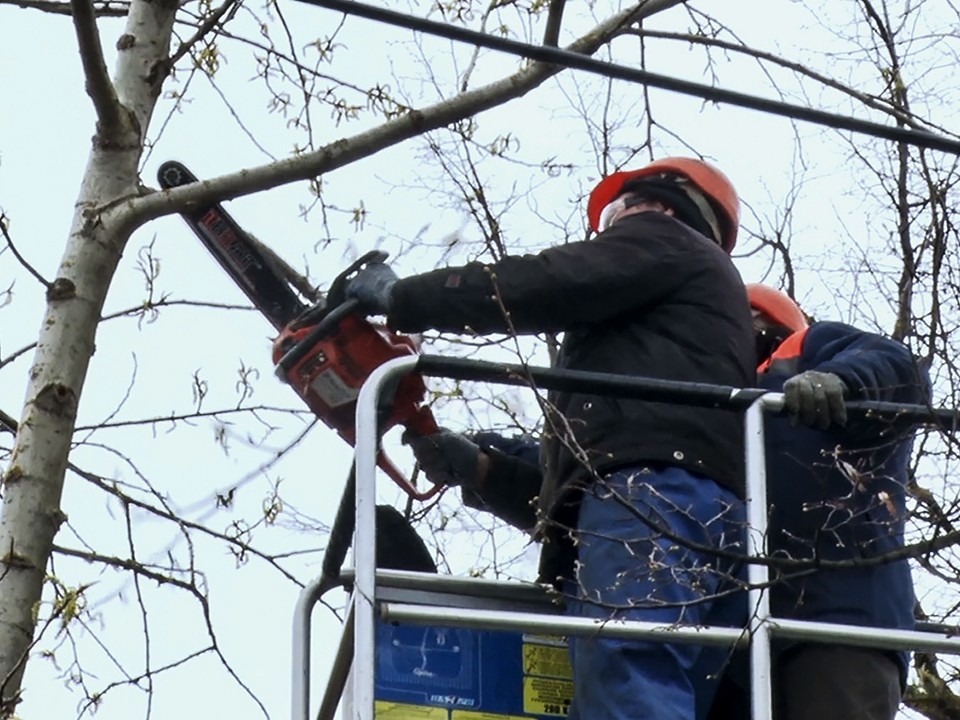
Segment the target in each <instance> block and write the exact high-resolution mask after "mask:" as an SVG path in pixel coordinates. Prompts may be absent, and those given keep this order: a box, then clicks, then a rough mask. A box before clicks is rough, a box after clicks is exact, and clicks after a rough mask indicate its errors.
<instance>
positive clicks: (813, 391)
mask: <svg viewBox="0 0 960 720" xmlns="http://www.w3.org/2000/svg"><path fill="white" fill-rule="evenodd" d="M846 394H847V386H846V385H844V383H843V380H841V379H840V378H839V377H838V376H836V375H834V374H833V373H825V372H817V371H816V370H807V372H804V373H800V374H799V375H794V376H793V377H792V378H790V379H789V380H787V381H786V382H785V383H784V384H783V396H784V397H783V401H784V405H785V406H786V408H787V410H788V411H789V412H790V421H791V422H792V423H793V424H794V425H796V424H797V423H802V424H804V425H809V426H811V427H816V428H819V429H821V430H825V429H826V428H828V427H830V425H833V424H836V425H846V424H847V406H846V404H845V403H844V397H845V396H846Z"/></svg>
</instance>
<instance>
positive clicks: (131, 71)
mask: <svg viewBox="0 0 960 720" xmlns="http://www.w3.org/2000/svg"><path fill="white" fill-rule="evenodd" d="M175 12H176V5H175V3H172V2H144V1H142V0H135V1H134V2H133V4H132V5H131V8H130V15H129V17H128V22H127V26H126V33H125V36H124V37H125V40H124V42H123V43H121V45H120V47H121V48H122V49H121V52H120V55H119V59H118V64H117V68H116V71H115V76H116V78H117V80H116V82H115V83H114V84H112V87H111V84H110V83H109V81H108V80H107V78H106V76H105V72H104V73H103V74H102V75H99V74H98V73H99V69H98V67H97V63H95V62H91V63H88V62H85V63H84V66H85V70H86V72H87V80H88V83H87V86H88V89H89V92H90V94H91V97H92V99H93V101H94V105H95V106H96V108H97V114H98V118H99V120H100V121H99V122H98V132H97V134H96V135H95V137H94V140H93V147H92V149H91V152H90V156H89V159H88V163H87V168H86V171H85V173H84V178H83V181H82V184H81V188H80V193H79V197H78V200H77V203H76V211H75V215H74V219H73V224H72V227H71V231H70V236H69V239H68V240H67V244H66V249H65V252H64V254H63V258H62V260H61V263H60V267H59V270H58V272H57V279H56V280H55V281H54V282H53V283H52V284H51V286H50V288H49V290H48V293H47V311H46V314H45V317H44V319H43V323H42V325H41V327H40V334H39V340H38V345H37V350H36V354H35V356H34V362H33V366H32V368H31V371H30V382H29V385H28V388H27V393H26V399H25V405H24V409H23V413H22V416H21V421H20V431H19V433H18V436H17V442H16V446H15V448H14V451H13V455H12V457H11V461H10V465H9V469H8V471H7V473H6V476H5V477H4V488H3V508H2V514H0V548H2V551H0V552H2V555H0V563H2V566H3V567H2V575H0V683H2V685H0V717H3V718H5V717H9V716H10V715H12V714H13V712H14V708H15V705H16V703H17V698H18V695H19V691H20V683H21V680H22V675H23V670H24V667H25V665H26V660H27V657H28V655H29V651H30V647H31V644H32V642H33V637H34V632H35V625H36V616H37V611H38V604H39V602H40V598H41V594H42V591H43V582H44V576H45V572H46V568H47V563H48V560H49V557H50V551H51V546H52V543H53V538H54V535H55V534H56V532H57V529H58V528H59V527H60V524H61V523H62V522H63V520H64V518H65V515H64V513H63V511H61V509H60V496H61V491H62V488H63V480H64V474H65V470H66V465H67V457H68V454H69V451H70V444H71V440H72V437H73V430H74V421H75V419H76V411H77V405H78V402H79V399H80V395H81V392H82V389H83V382H84V378H85V377H86V374H87V369H88V367H89V364H90V359H91V357H92V356H93V351H94V337H95V334H96V328H97V323H98V322H99V320H100V312H101V308H102V307H103V302H104V299H105V297H106V294H107V291H108V289H109V287H110V282H111V280H112V278H113V274H114V271H115V269H116V267H117V263H118V261H119V259H120V256H121V254H122V251H123V246H124V244H125V242H126V240H127V237H128V236H129V229H128V228H124V227H123V225H124V224H121V223H119V222H118V221H117V219H111V218H109V217H106V216H104V215H102V214H100V213H99V211H98V210H97V209H98V208H101V207H103V206H104V205H107V204H109V203H112V202H115V201H116V200H117V199H118V198H121V197H124V196H129V195H130V194H134V193H136V192H137V189H138V187H139V177H138V174H137V167H138V163H139V160H140V154H141V152H142V147H143V143H142V132H141V129H145V128H146V127H147V125H148V123H149V120H150V115H151V113H152V111H153V108H154V104H155V102H156V98H157V97H158V94H159V92H158V91H159V85H158V82H159V81H160V80H161V79H162V77H163V75H164V74H165V71H164V69H163V68H164V65H163V63H164V62H165V60H166V58H167V56H168V51H169V43H170V37H171V32H172V27H173V18H174V14H175ZM79 14H80V15H82V14H83V13H82V12H81V13H79ZM77 17H78V13H76V12H75V18H77ZM76 24H77V34H78V38H79V39H80V45H81V48H82V50H83V51H84V52H85V57H87V58H89V54H90V53H91V52H93V53H94V54H96V52H98V51H99V48H95V50H92V49H91V47H92V46H91V43H93V44H94V45H95V43H96V33H95V28H94V25H93V23H92V22H90V23H88V24H84V23H83V22H82V20H80V19H77V22H76ZM101 64H102V63H101ZM158 71H159V74H158ZM118 227H119V228H121V232H117V228H118Z"/></svg>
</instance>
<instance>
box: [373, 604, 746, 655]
mask: <svg viewBox="0 0 960 720" xmlns="http://www.w3.org/2000/svg"><path fill="white" fill-rule="evenodd" d="M379 607H380V618H381V619H382V620H384V621H386V622H410V623H414V624H416V625H441V626H443V627H462V628H473V629H475V630H513V631H516V632H523V633H536V634H538V635H566V636H576V637H594V636H600V637H610V638H631V639H634V640H636V639H643V638H647V639H656V640H665V639H666V637H665V636H667V635H669V639H670V641H671V642H674V641H676V642H684V643H695V644H701V645H723V646H728V647H729V646H735V645H736V646H745V645H746V642H747V637H746V634H745V632H744V630H743V629H741V628H719V627H714V628H701V627H693V626H689V625H663V624H659V623H649V622H640V621H636V620H633V621H624V620H593V619H591V618H579V617H566V616H557V615H547V614H543V613H527V612H508V611H502V610H471V611H470V612H469V613H465V612H464V611H463V608H457V607H425V606H420V605H410V604H405V603H379Z"/></svg>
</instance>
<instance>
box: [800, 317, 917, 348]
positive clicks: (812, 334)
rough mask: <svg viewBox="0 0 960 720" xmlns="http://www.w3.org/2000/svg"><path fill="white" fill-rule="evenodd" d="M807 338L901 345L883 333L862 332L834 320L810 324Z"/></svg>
mask: <svg viewBox="0 0 960 720" xmlns="http://www.w3.org/2000/svg"><path fill="white" fill-rule="evenodd" d="M807 337H808V338H817V339H821V340H823V341H830V340H841V339H850V340H856V339H860V338H864V339H870V340H876V341H878V342H884V343H893V344H896V345H900V344H901V343H899V342H897V341H896V340H894V339H893V338H891V337H890V336H889V335H884V334H883V333H879V332H875V331H872V330H864V329H862V328H858V327H855V326H854V325H849V324H848V323H844V322H839V321H836V320H818V321H816V322H813V323H811V324H810V327H809V328H808V329H807Z"/></svg>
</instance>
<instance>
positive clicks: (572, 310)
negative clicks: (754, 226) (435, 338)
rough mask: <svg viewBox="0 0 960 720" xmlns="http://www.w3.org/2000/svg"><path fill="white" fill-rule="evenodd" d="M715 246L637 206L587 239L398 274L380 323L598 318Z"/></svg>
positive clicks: (535, 324) (554, 327)
mask: <svg viewBox="0 0 960 720" xmlns="http://www.w3.org/2000/svg"><path fill="white" fill-rule="evenodd" d="M627 221H629V222H627ZM715 253H720V254H722V251H721V250H720V249H719V248H718V247H717V246H715V245H714V244H713V243H711V242H710V241H709V240H707V239H706V238H703V237H702V236H700V235H698V234H697V233H695V232H693V231H692V230H689V229H688V228H686V226H684V225H682V224H681V223H679V222H678V221H677V220H674V219H673V218H671V217H668V216H666V215H659V214H655V213H644V214H640V215H635V216H631V217H629V218H627V219H626V220H625V221H624V222H622V223H617V225H615V226H614V227H613V228H611V229H609V230H607V231H605V232H604V233H601V234H600V235H598V236H597V237H596V238H594V239H593V240H589V241H583V242H574V243H568V244H566V245H559V246H556V247H552V248H548V249H547V250H544V251H542V252H540V253H537V254H535V255H514V256H508V257H505V258H503V259H502V260H500V261H499V262H496V263H489V264H487V263H480V262H473V263H469V264H467V265H463V266H460V267H450V268H443V269H440V270H434V271H431V272H427V273H423V274H420V275H414V276H411V277H407V278H402V279H400V280H398V281H397V283H396V284H395V285H394V286H393V290H392V294H391V299H390V313H389V315H388V318H387V320H388V322H389V324H390V326H391V327H392V328H393V329H395V330H399V331H401V332H421V331H423V330H426V329H434V330H440V331H448V332H463V331H472V332H474V333H477V334H487V333H513V332H516V333H526V334H529V333H539V332H561V331H564V330H569V329H572V328H577V327H582V326H584V325H588V324H589V325H598V324H601V323H603V322H604V321H606V320H608V319H612V318H615V317H617V316H619V315H622V314H624V313H626V312H628V311H632V312H643V309H644V308H645V307H648V306H652V305H654V304H655V303H656V302H657V301H658V300H660V299H661V298H662V297H663V296H665V295H667V294H669V293H670V292H672V291H673V290H674V289H675V288H677V287H681V286H682V285H683V284H684V283H685V282H686V281H687V279H688V276H689V275H691V274H692V273H693V272H695V270H694V268H696V267H697V265H698V264H697V263H694V262H690V258H691V255H693V254H700V255H703V254H715Z"/></svg>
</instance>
